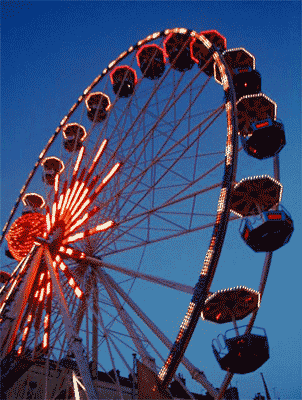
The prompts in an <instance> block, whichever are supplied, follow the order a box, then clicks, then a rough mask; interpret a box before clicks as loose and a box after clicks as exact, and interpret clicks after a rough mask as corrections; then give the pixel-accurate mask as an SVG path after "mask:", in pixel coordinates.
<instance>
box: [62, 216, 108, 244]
mask: <svg viewBox="0 0 302 400" xmlns="http://www.w3.org/2000/svg"><path fill="white" fill-rule="evenodd" d="M112 226H114V222H113V221H107V222H105V223H104V224H101V225H98V226H96V227H95V228H92V229H88V230H87V231H84V232H80V233H76V234H75V235H74V236H69V237H68V238H67V239H64V240H63V241H62V243H63V244H66V243H73V242H77V241H78V240H80V239H83V238H84V237H87V236H92V235H94V234H96V233H98V232H101V231H106V230H107V229H109V228H111V227H112Z"/></svg>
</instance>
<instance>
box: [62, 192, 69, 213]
mask: <svg viewBox="0 0 302 400" xmlns="http://www.w3.org/2000/svg"><path fill="white" fill-rule="evenodd" d="M69 194H70V187H69V188H68V189H67V192H66V194H65V196H64V202H63V206H62V208H61V212H60V216H61V215H63V212H64V210H65V207H66V203H67V201H68V198H69Z"/></svg>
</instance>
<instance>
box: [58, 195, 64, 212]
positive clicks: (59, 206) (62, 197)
mask: <svg viewBox="0 0 302 400" xmlns="http://www.w3.org/2000/svg"><path fill="white" fill-rule="evenodd" d="M63 199H64V194H61V196H60V198H59V204H58V211H60V209H61V207H62V203H63Z"/></svg>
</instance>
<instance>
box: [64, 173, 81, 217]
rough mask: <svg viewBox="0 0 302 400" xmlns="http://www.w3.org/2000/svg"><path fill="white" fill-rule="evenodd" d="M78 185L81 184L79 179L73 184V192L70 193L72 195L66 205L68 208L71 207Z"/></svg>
mask: <svg viewBox="0 0 302 400" xmlns="http://www.w3.org/2000/svg"><path fill="white" fill-rule="evenodd" d="M78 186H79V181H78V180H77V181H76V183H75V184H74V186H73V189H72V191H71V194H70V196H69V199H68V202H67V204H66V207H65V208H66V210H68V209H69V206H70V203H71V201H72V200H73V196H74V194H75V191H76V190H77V188H78Z"/></svg>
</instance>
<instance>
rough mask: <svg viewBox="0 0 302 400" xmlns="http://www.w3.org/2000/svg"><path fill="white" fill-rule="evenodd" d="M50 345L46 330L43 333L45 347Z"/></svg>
mask: <svg viewBox="0 0 302 400" xmlns="http://www.w3.org/2000/svg"><path fill="white" fill-rule="evenodd" d="M46 347H48V332H45V333H44V335H43V348H44V349H45V348H46Z"/></svg>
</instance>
